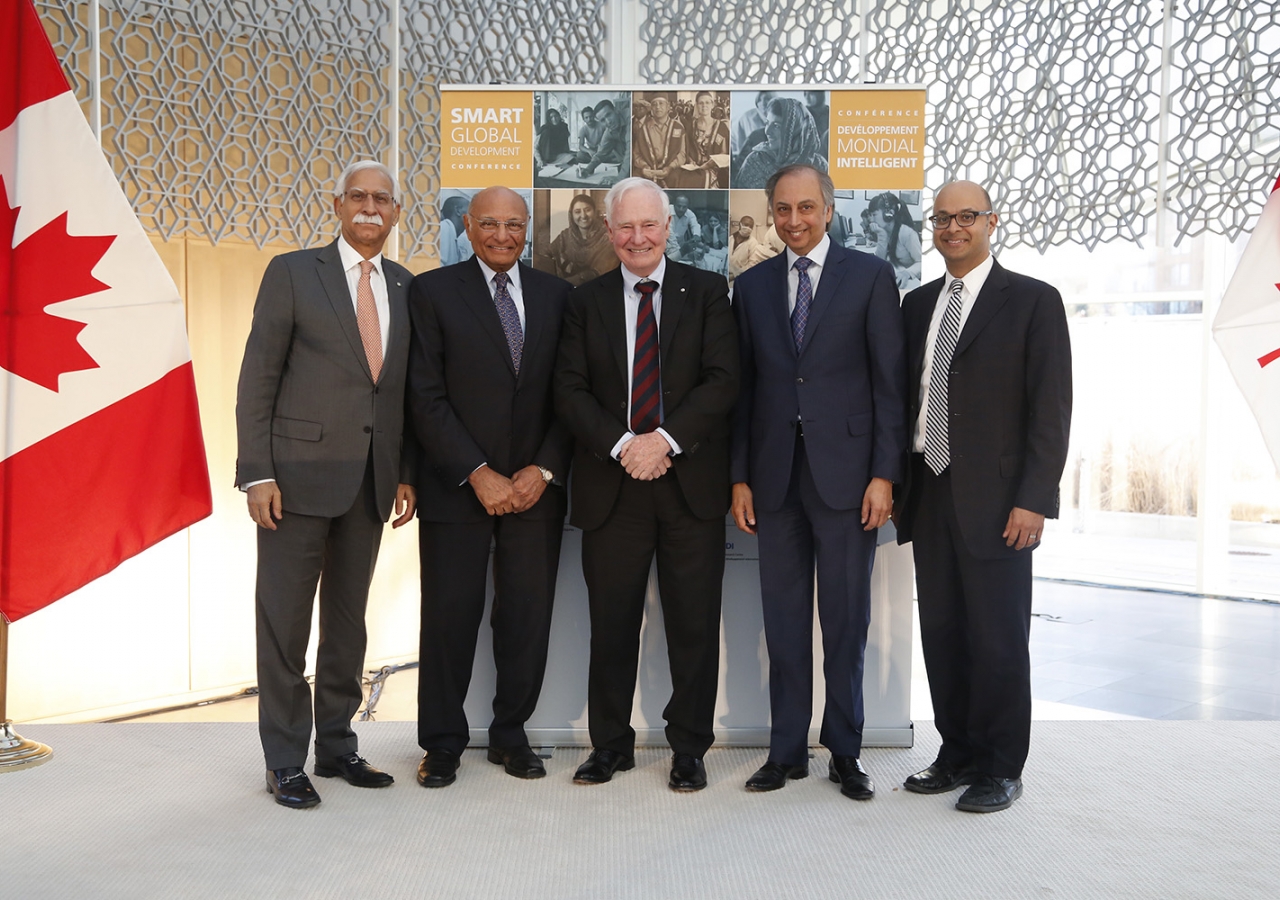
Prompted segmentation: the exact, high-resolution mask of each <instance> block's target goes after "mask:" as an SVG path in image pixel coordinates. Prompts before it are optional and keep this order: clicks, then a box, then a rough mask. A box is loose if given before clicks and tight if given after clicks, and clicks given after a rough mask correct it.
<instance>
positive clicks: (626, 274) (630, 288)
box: [618, 255, 667, 297]
mask: <svg viewBox="0 0 1280 900" xmlns="http://www.w3.org/2000/svg"><path fill="white" fill-rule="evenodd" d="M618 268H620V269H621V270H622V289H623V290H624V291H625V292H626V296H628V297H630V296H631V294H632V293H633V292H634V291H635V289H636V285H637V284H639V283H640V281H641V280H642V279H641V277H640V276H639V275H637V274H636V273H634V272H632V271H631V270H630V269H628V268H627V267H626V266H618ZM666 274H667V257H666V256H665V255H664V256H663V257H662V259H661V260H660V261H659V262H658V268H656V269H654V270H653V272H652V273H650V274H649V275H646V276H644V277H645V278H648V279H649V280H650V281H656V282H658V290H662V280H663V278H665V277H666Z"/></svg>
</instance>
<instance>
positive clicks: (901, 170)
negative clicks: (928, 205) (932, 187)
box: [828, 90, 925, 190]
mask: <svg viewBox="0 0 1280 900" xmlns="http://www.w3.org/2000/svg"><path fill="white" fill-rule="evenodd" d="M924 100H925V95H924V91H904V90H893V91H832V92H831V146H830V148H829V149H830V152H829V154H828V159H829V160H830V172H831V180H832V181H834V182H835V185H836V189H837V190H849V189H854V190H857V189H866V190H882V189H885V188H888V189H893V190H901V189H908V190H911V189H915V190H918V189H920V188H922V187H924Z"/></svg>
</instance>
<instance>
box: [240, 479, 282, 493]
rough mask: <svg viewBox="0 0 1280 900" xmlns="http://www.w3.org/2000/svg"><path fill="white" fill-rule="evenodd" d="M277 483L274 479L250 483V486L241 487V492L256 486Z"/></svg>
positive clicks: (243, 485)
mask: <svg viewBox="0 0 1280 900" xmlns="http://www.w3.org/2000/svg"><path fill="white" fill-rule="evenodd" d="M275 481H276V480H275V479H274V478H263V479H261V480H260V481H250V482H249V483H248V484H242V485H240V490H242V491H247V490H249V488H251V487H253V486H254V485H256V484H275Z"/></svg>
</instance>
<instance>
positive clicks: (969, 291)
mask: <svg viewBox="0 0 1280 900" xmlns="http://www.w3.org/2000/svg"><path fill="white" fill-rule="evenodd" d="M994 264H995V257H994V256H992V255H991V254H989V253H988V254H987V258H986V259H984V260H983V261H982V262H980V263H978V264H977V265H976V266H974V267H973V268H972V269H970V270H969V273H968V274H967V275H965V276H964V277H963V278H961V279H960V282H961V283H962V284H963V285H964V287H963V288H961V289H960V300H961V303H962V304H963V305H962V306H961V307H960V328H959V331H958V333H959V334H964V323H965V322H968V321H969V313H971V312H973V301H975V300H977V299H978V292H979V291H981V290H982V286H983V285H984V284H986V282H987V276H988V275H990V274H991V267H992V265H994ZM955 280H956V277H955V276H954V275H952V274H951V273H950V272H947V278H946V280H945V281H944V282H942V292H941V293H939V294H938V302H937V303H935V304H934V305H933V318H932V319H930V320H929V332H928V336H927V337H925V341H924V370H923V371H922V372H921V373H920V398H919V399H920V415H919V416H917V417H916V425H915V431H914V432H913V433H912V438H911V449H912V450H913V451H914V452H916V453H923V452H924V428H925V419H927V418H928V415H929V377H930V375H932V374H933V346H934V344H936V343H937V342H938V329H939V328H940V327H941V326H942V315H943V313H945V312H946V311H947V299H948V298H949V297H950V296H951V286H952V285H953V284H954V283H955Z"/></svg>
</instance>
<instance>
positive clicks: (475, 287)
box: [458, 256, 529, 378]
mask: <svg viewBox="0 0 1280 900" xmlns="http://www.w3.org/2000/svg"><path fill="white" fill-rule="evenodd" d="M458 280H459V281H460V282H461V284H462V286H461V289H460V290H459V291H458V296H459V297H461V298H462V302H463V303H464V304H465V305H466V307H467V309H469V310H471V313H472V315H474V316H475V317H476V320H477V321H479V323H480V327H481V328H483V329H484V331H485V333H486V334H488V335H489V338H490V340H492V341H493V342H494V343H495V344H496V345H497V346H498V349H499V350H500V351H501V353H500V355H501V356H502V358H503V359H504V360H506V363H507V371H509V372H510V373H511V377H512V378H514V377H515V374H516V366H515V363H513V362H512V361H511V348H510V347H509V346H508V345H507V333H506V332H505V331H503V330H502V320H501V319H499V318H498V308H497V307H496V306H494V305H493V295H492V294H490V293H489V285H488V284H486V283H485V280H484V271H483V270H482V269H481V268H480V263H478V262H476V258H475V257H474V256H472V257H469V258H468V259H467V261H466V263H465V264H464V265H461V266H459V267H458ZM521 284H523V282H521ZM528 315H529V313H528V306H527V305H526V307H525V317H526V318H527V317H528Z"/></svg>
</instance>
